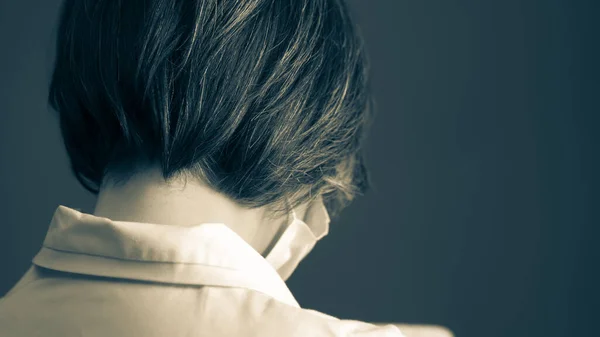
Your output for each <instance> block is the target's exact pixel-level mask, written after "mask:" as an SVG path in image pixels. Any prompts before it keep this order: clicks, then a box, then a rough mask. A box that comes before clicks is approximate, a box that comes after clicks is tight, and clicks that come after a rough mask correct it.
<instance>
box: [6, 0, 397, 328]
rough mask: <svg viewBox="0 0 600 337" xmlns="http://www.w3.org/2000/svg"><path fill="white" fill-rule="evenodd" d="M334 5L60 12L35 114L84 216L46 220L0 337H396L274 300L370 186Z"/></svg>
mask: <svg viewBox="0 0 600 337" xmlns="http://www.w3.org/2000/svg"><path fill="white" fill-rule="evenodd" d="M368 84H369V80H368V63H367V58H366V55H365V50H364V46H363V42H362V39H361V37H360V35H359V33H358V31H357V28H356V27H355V24H354V23H353V21H352V20H351V17H350V14H349V10H348V8H347V5H346V4H345V3H344V2H343V1H342V0H237V1H226V0H222V1H217V0H143V1H116V0H113V1H101V0H66V1H64V3H63V5H62V9H61V15H60V21H59V25H58V30H57V43H56V60H55V63H54V68H53V73H52V77H51V82H50V88H49V95H48V100H49V104H50V106H51V107H52V108H53V109H54V110H55V111H56V112H57V114H58V118H59V120H60V128H61V132H62V136H63V140H64V144H65V148H66V151H67V153H68V155H69V159H70V166H71V168H72V171H73V173H74V175H75V177H76V178H77V180H78V181H79V182H80V183H81V184H82V185H83V186H84V187H85V188H86V189H88V190H89V191H91V192H93V193H95V194H97V202H96V205H95V208H94V210H93V212H92V213H85V212H83V211H81V210H80V209H75V208H70V207H67V206H63V205H61V206H59V207H58V208H57V209H56V211H55V213H54V216H53V218H52V220H51V223H50V228H49V230H48V232H47V235H46V238H45V240H44V243H43V246H42V248H41V250H40V251H39V253H38V254H37V255H36V256H35V257H34V259H33V264H32V266H31V268H30V269H29V270H28V271H27V273H26V274H25V275H24V276H23V278H22V279H21V280H20V281H19V282H18V283H17V284H16V285H15V286H14V287H13V288H12V289H11V290H10V291H9V292H8V293H7V294H6V296H5V297H4V298H3V299H2V300H1V302H0V335H1V336H19V337H21V336H42V335H43V336H48V337H52V336H61V337H69V336H88V337H91V336H114V337H118V336H145V337H152V336H169V337H171V336H211V337H218V336H262V337H268V336H277V337H280V336H302V337H306V336H365V337H367V336H402V333H401V332H400V330H399V329H398V328H397V327H396V326H394V325H391V324H389V325H374V324H370V323H365V322H359V321H354V320H342V319H338V318H336V317H332V316H329V315H326V314H323V313H319V312H317V311H314V310H308V309H303V308H301V307H300V305H299V304H298V302H297V301H296V299H295V298H294V296H293V295H292V294H291V292H290V290H289V289H288V288H287V286H286V284H285V280H286V279H287V278H288V277H289V276H290V275H291V273H292V272H293V271H294V269H295V268H296V267H297V265H298V263H300V261H301V260H302V259H303V258H304V257H305V256H306V255H307V254H308V253H309V252H310V250H311V249H312V248H313V246H314V245H315V243H316V242H317V241H318V240H319V239H320V238H322V237H323V236H324V235H326V234H327V233H328V227H329V222H330V217H335V216H337V215H338V214H339V212H340V211H341V210H342V209H343V208H344V207H346V206H347V205H348V204H349V203H350V202H351V201H352V200H353V198H355V197H356V196H357V195H360V194H362V193H364V192H365V191H366V189H367V188H368V186H369V184H368V175H367V172H366V169H365V165H364V160H363V156H362V154H361V146H362V143H363V139H364V133H365V130H366V129H367V126H368V124H369V121H370V120H371V117H372V109H371V96H370V95H369V90H368V87H369V85H368Z"/></svg>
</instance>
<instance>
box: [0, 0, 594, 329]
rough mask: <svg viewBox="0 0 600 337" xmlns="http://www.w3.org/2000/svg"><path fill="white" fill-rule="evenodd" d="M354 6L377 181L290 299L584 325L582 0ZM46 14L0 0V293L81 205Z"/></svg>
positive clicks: (587, 111)
mask: <svg viewBox="0 0 600 337" xmlns="http://www.w3.org/2000/svg"><path fill="white" fill-rule="evenodd" d="M352 3H353V5H354V8H355V10H356V14H357V18H358V19H359V22H360V24H361V25H362V27H363V30H364V34H365V37H366V40H367V44H368V48H369V50H370V54H371V59H372V63H373V69H372V70H373V89H374V93H375V95H376V99H377V102H378V110H379V116H378V119H377V120H376V122H375V123H374V125H373V129H372V131H371V137H370V142H369V144H368V147H367V152H368V158H369V162H370V167H371V170H372V177H373V181H374V185H375V186H374V189H373V190H372V191H371V192H370V193H369V194H368V195H367V196H365V197H364V198H362V199H360V200H358V201H357V202H356V203H355V204H354V205H353V207H352V208H350V209H348V210H347V211H346V213H345V214H344V215H343V216H342V217H341V219H339V220H338V221H336V222H335V223H333V226H332V230H331V234H330V235H329V236H328V237H326V238H325V239H324V240H323V241H322V243H320V244H319V245H317V247H316V248H315V250H314V251H313V253H312V254H311V255H310V256H309V258H308V259H307V260H306V261H305V262H304V263H303V264H302V265H301V267H300V268H299V269H298V271H297V273H296V274H295V275H294V276H293V277H292V279H291V280H290V282H289V284H290V287H291V288H292V291H294V292H295V294H296V295H297V297H298V300H299V301H300V303H301V304H302V305H303V306H306V307H309V308H314V309H318V310H321V311H325V312H327V313H329V314H332V315H335V316H339V317H343V318H352V319H361V320H367V321H401V322H416V323H435V324H443V325H446V326H448V327H450V328H451V329H452V330H454V332H455V333H456V334H457V336H460V337H462V336H464V337H475V336H489V337H492V336H498V337H500V336H546V337H552V336H576V335H577V336H579V335H587V336H589V335H591V325H592V323H593V322H592V320H593V319H594V318H595V317H596V316H597V308H596V307H595V306H593V304H594V303H597V302H596V301H595V300H596V299H597V297H595V296H596V292H595V289H594V288H595V287H596V284H599V283H598V281H599V280H598V276H597V272H596V269H597V268H598V261H599V260H598V249H597V248H595V247H594V246H595V243H594V241H595V237H596V236H595V234H596V233H597V232H598V230H597V229H596V228H595V227H596V226H597V225H598V218H597V214H596V212H595V211H596V207H595V206H596V205H597V202H598V199H597V196H598V193H597V192H596V190H595V188H593V186H594V184H593V182H595V177H593V174H594V173H595V171H596V170H597V169H598V165H597V164H598V161H597V156H598V155H597V150H596V148H595V142H594V140H595V138H597V137H596V135H595V130H596V128H597V127H598V126H599V125H600V124H598V121H599V119H598V117H597V114H598V113H599V110H598V104H597V102H596V100H597V98H596V97H597V96H598V93H599V90H598V89H599V85H598V83H599V82H598V79H599V77H598V66H597V65H596V61H597V60H598V59H600V58H599V56H600V55H599V53H598V48H597V44H598V36H597V32H596V31H597V30H598V25H597V24H595V23H594V22H593V17H594V16H597V14H598V12H597V11H596V10H597V8H596V7H597V6H595V5H594V1H567V0H564V1H558V0H545V1H541V0H539V1H535V0H534V1H512V0H504V1H468V0H460V1H459V0H456V1H448V0H427V1H425V0H418V1H401V0H388V1H384V0H379V1H372V0H371V1H366V0H354V1H352ZM58 6H59V1H58V0H27V1H26V0H21V1H9V0H1V1H0V46H2V50H1V53H0V75H1V76H0V114H1V115H0V116H1V119H0V123H1V124H0V139H1V141H0V158H1V168H0V192H1V195H2V202H1V203H0V212H1V214H2V218H1V219H2V224H1V226H2V229H1V231H0V266H1V274H0V275H1V277H0V294H3V293H5V292H6V291H7V290H8V289H9V288H10V287H11V286H12V285H13V284H14V283H15V282H16V281H17V280H18V279H19V277H20V276H21V275H22V273H23V272H24V271H25V270H26V269H27V268H28V266H29V263H30V259H31V258H32V256H33V255H34V254H35V253H36V252H37V250H38V249H39V247H40V244H41V242H42V240H43V238H44V235H45V231H46V228H47V225H48V221H49V220H50V217H51V216H52V213H53V211H54V209H55V208H56V206H57V205H58V204H64V205H67V206H70V207H77V208H82V209H83V210H85V211H90V210H91V208H92V206H93V202H94V199H93V198H92V197H91V196H90V195H89V194H87V193H86V192H85V191H84V190H83V189H82V188H81V187H79V186H78V185H77V183H76V181H75V179H74V178H73V177H72V176H71V175H70V172H69V170H68V165H67V159H66V156H65V153H64V151H63V149H62V147H61V142H60V135H59V133H58V129H57V122H56V119H55V116H54V114H53V113H52V112H50V111H48V109H47V107H46V104H45V95H46V90H47V81H48V74H49V70H50V65H51V62H52V58H53V51H52V44H53V41H52V39H53V36H52V31H53V29H54V24H55V19H56V15H57V11H58ZM595 96H596V97H595ZM593 225H594V227H593ZM594 311H596V315H594Z"/></svg>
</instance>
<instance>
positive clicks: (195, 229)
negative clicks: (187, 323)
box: [33, 206, 299, 307]
mask: <svg viewBox="0 0 600 337" xmlns="http://www.w3.org/2000/svg"><path fill="white" fill-rule="evenodd" d="M33 262H34V264H36V265H38V266H40V267H44V268H49V269H55V270H60V271H65V272H71V273H79V274H86V275H95V276H104V277H115V278H122V279H132V280H141V281H151V282H160V283H170V284H182V285H211V286H223V287H239V288H247V289H252V290H255V291H259V292H262V293H265V294H267V295H269V296H271V297H273V298H275V299H277V300H279V301H281V302H284V303H287V304H289V305H292V306H296V307H299V305H298V302H296V300H295V299H294V296H293V295H292V293H291V292H290V290H289V289H288V287H287V286H286V284H285V282H284V281H283V280H282V279H281V277H280V276H279V275H278V274H277V271H276V270H275V269H274V268H273V267H272V266H271V265H270V264H269V263H268V262H267V261H266V260H265V259H264V258H263V257H262V256H261V255H260V254H259V253H258V252H257V251H256V250H254V249H253V248H252V246H250V245H249V244H248V243H247V242H246V241H244V239H242V238H241V237H240V236H239V235H237V234H236V233H235V232H234V231H233V230H231V229H230V228H229V227H227V226H226V225H225V224H222V223H202V224H198V225H194V226H188V227H183V226H173V225H161V224H150V223H141V222H125V221H113V220H110V219H108V218H103V217H98V216H95V215H91V214H86V213H82V212H80V211H77V210H74V209H71V208H69V207H66V206H59V207H58V208H57V209H56V211H55V213H54V216H53V218H52V222H51V224H50V228H49V230H48V233H47V234H46V238H45V240H44V244H43V247H42V249H41V250H40V252H39V253H38V254H37V255H36V256H35V257H34V259H33Z"/></svg>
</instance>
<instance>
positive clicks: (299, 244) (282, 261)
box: [266, 198, 330, 280]
mask: <svg viewBox="0 0 600 337" xmlns="http://www.w3.org/2000/svg"><path fill="white" fill-rule="evenodd" d="M292 217H293V220H292V222H291V223H290V224H289V225H288V226H287V228H286V229H285V231H284V232H283V234H282V235H281V237H279V240H277V242H276V243H275V245H274V246H273V249H271V251H270V252H269V254H268V255H267V257H266V260H267V261H268V262H269V263H270V264H271V265H272V266H273V268H275V270H277V272H278V273H279V275H280V276H281V278H282V279H283V280H287V279H288V278H289V277H290V275H292V273H293V272H294V270H295V269H296V267H297V266H298V264H299V263H300V261H302V259H304V257H306V255H308V253H310V251H311V250H312V249H313V247H314V246H315V244H316V243H317V241H319V240H320V239H322V238H323V237H324V236H325V235H327V233H328V232H329V222H330V219H329V214H328V213H327V209H326V208H325V205H324V204H323V201H322V200H321V199H320V198H319V199H318V200H316V201H314V202H312V203H311V204H310V205H309V206H308V208H307V209H306V216H305V217H304V219H299V218H298V217H297V216H296V212H295V211H294V210H292Z"/></svg>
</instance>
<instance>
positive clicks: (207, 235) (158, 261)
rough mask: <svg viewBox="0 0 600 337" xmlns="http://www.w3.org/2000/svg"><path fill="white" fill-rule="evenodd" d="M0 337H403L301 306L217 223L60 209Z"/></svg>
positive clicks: (7, 308) (3, 318)
mask: <svg viewBox="0 0 600 337" xmlns="http://www.w3.org/2000/svg"><path fill="white" fill-rule="evenodd" d="M0 336H3V337H4V336H6V337H24V336H27V337H34V336H45V337H59V336H60V337H74V336H81V337H83V336H85V337H96V336H97V337H100V336H102V337H105V336H110V337H121V336H123V337H125V336H127V337H137V336H141V337H159V336H160V337H179V336H190V337H191V336H194V337H196V336H207V337H208V336H210V337H221V336H257V337H258V336H260V337H271V336H272V337H283V336H298V337H308V336H314V337H319V336H361V337H371V336H372V337H375V336H390V337H391V336H394V337H400V336H402V334H401V332H400V330H399V329H398V328H397V327H395V326H393V325H385V326H376V325H373V324H368V323H363V322H359V321H350V320H340V319H337V318H335V317H332V316H328V315H325V314H322V313H319V312H317V311H314V310H307V309H302V308H300V306H299V305H298V303H297V302H296V300H295V299H294V296H293V295H292V294H291V292H290V290H289V289H288V288H287V286H286V284H285V282H284V281H283V280H282V279H281V277H280V276H279V274H278V273H277V271H276V270H275V269H274V268H273V267H272V266H271V265H270V264H269V263H268V262H267V261H266V260H265V259H264V258H263V257H262V256H261V255H260V254H259V253H258V252H257V251H255V250H254V249H253V248H252V247H251V246H250V245H249V244H248V243H246V242H245V241H244V240H243V239H242V238H241V237H239V236H238V235H237V234H236V233H235V232H234V231H233V230H231V229H230V228H228V227H227V226H226V225H224V224H219V223H203V224H199V225H195V226H190V227H181V226H173V225H159V224H150V223H139V222H123V221H112V220H110V219H108V218H103V217H98V216H94V215H91V214H85V213H81V212H79V211H77V210H74V209H71V208H68V207H65V206H59V207H58V209H57V210H56V212H55V213H54V216H53V218H52V222H51V224H50V228H49V230H48V233H47V235H46V238H45V240H44V244H43V246H42V248H41V250H40V251H39V253H38V254H37V255H36V256H35V257H34V259H33V265H32V267H31V268H30V269H29V271H28V272H27V273H26V274H25V275H24V276H23V278H22V279H21V280H20V281H19V282H18V283H17V284H16V285H15V286H14V287H13V289H11V290H10V291H9V292H8V294H7V295H6V296H5V297H4V298H2V299H0Z"/></svg>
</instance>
